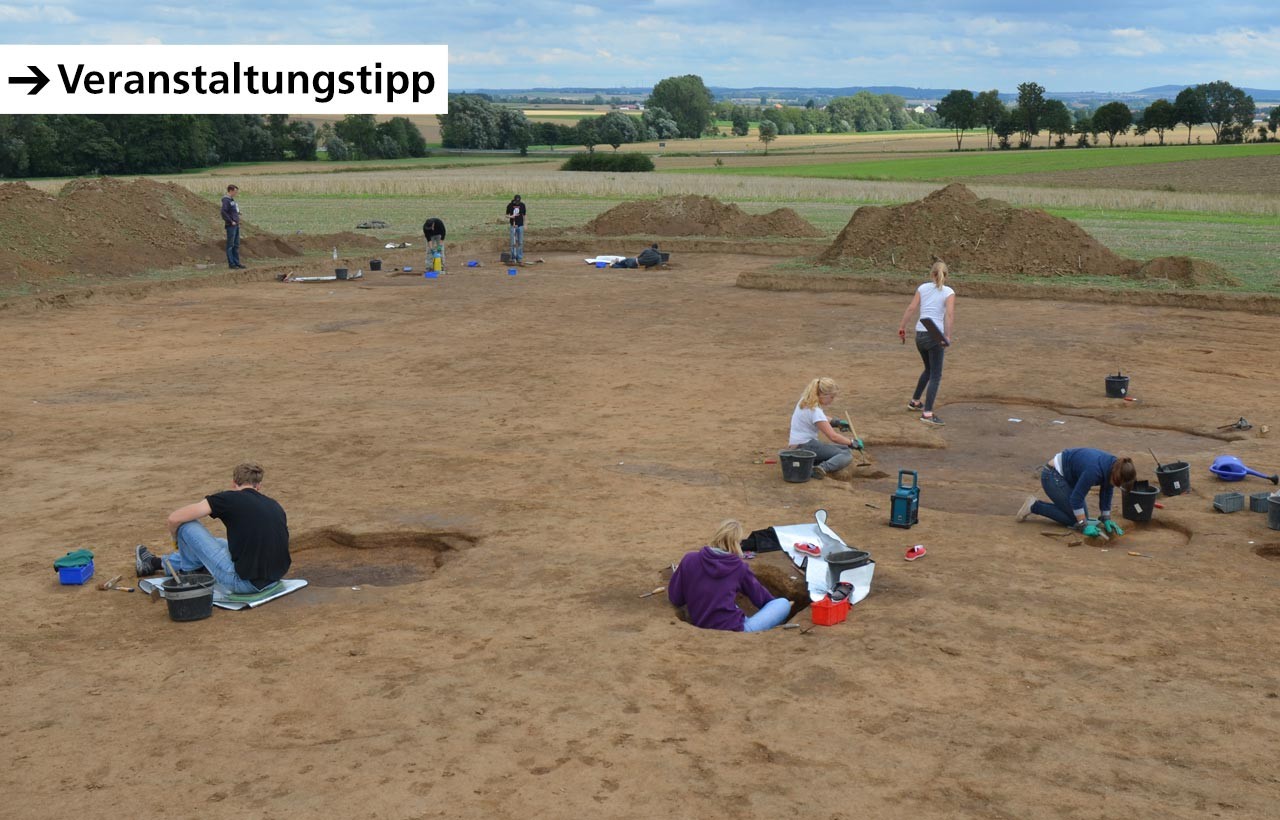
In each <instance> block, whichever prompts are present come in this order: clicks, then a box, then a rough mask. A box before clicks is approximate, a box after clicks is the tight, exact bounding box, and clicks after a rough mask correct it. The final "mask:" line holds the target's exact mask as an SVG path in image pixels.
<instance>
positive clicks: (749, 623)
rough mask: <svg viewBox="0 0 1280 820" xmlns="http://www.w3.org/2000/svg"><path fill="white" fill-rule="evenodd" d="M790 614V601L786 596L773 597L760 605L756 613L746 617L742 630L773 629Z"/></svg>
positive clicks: (760, 630) (758, 630) (761, 630)
mask: <svg viewBox="0 0 1280 820" xmlns="http://www.w3.org/2000/svg"><path fill="white" fill-rule="evenodd" d="M790 615H791V601H790V600H789V599H787V598H774V599H773V600H772V601H770V602H769V603H767V604H765V605H764V606H762V607H760V610H759V611H758V612H756V614H754V615H752V616H751V617H749V618H747V620H746V621H745V622H744V623H743V624H742V631H743V632H764V631H765V630H766V629H773V628H774V627H775V626H777V625H778V624H780V623H782V622H783V621H785V620H786V619H787V618H788V617H790Z"/></svg>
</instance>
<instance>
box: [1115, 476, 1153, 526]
mask: <svg viewBox="0 0 1280 820" xmlns="http://www.w3.org/2000/svg"><path fill="white" fill-rule="evenodd" d="M1159 495H1160V490H1158V489H1157V488H1155V487H1152V486H1151V483H1150V482H1148V481H1137V482H1134V485H1133V489H1131V490H1125V491H1124V493H1123V494H1122V496H1121V504H1120V514H1121V515H1123V516H1124V518H1125V520H1126V521H1150V520H1151V514H1152V513H1153V512H1155V510H1156V498H1157V497H1158V496H1159Z"/></svg>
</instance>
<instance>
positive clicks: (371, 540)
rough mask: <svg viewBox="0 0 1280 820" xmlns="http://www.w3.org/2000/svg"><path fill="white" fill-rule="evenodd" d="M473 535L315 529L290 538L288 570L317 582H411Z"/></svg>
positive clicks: (471, 540)
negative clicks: (290, 563) (290, 556)
mask: <svg viewBox="0 0 1280 820" xmlns="http://www.w3.org/2000/svg"><path fill="white" fill-rule="evenodd" d="M476 540H477V539H476V538H475V537H474V536H471V535H468V534H466V533H460V532H406V531H393V532H367V533H351V532H347V531H346V530H341V529H336V528H326V529H321V530H314V531H311V532H307V533H303V534H301V535H296V536H294V537H293V538H291V539H290V544H289V552H290V554H291V555H292V557H293V566H292V567H290V569H289V575H290V576H291V577H295V578H305V579H307V582H308V583H309V584H312V585H314V586H319V587H344V586H378V587H387V586H401V585H404V584H416V583H419V582H421V581H425V580H427V579H429V578H430V577H431V576H432V575H434V574H435V572H436V571H437V570H439V569H440V568H441V567H443V566H444V565H445V564H446V563H447V562H448V561H449V560H450V559H451V558H452V557H453V556H455V555H457V553H458V552H459V551H460V550H463V549H466V548H468V547H470V546H472V545H474V544H475V543H476Z"/></svg>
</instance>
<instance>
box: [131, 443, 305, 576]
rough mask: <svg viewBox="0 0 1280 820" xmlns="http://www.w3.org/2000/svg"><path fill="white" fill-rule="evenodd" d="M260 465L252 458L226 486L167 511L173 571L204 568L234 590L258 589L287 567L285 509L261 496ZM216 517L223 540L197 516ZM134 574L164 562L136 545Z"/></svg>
mask: <svg viewBox="0 0 1280 820" xmlns="http://www.w3.org/2000/svg"><path fill="white" fill-rule="evenodd" d="M261 484H262V468H261V467H259V466H258V465H257V464H254V463H252V462H247V463H244V464H240V465H237V466H236V468H235V470H234V471H233V472H232V475H231V489H230V490H224V491H222V492H220V493H214V494H213V495H209V496H206V497H205V498H204V499H203V500H202V501H197V502H195V503H194V504H188V505H187V506H185V507H182V508H180V509H177V510H174V511H173V512H171V513H169V521H168V524H169V535H170V536H171V537H172V538H173V543H174V546H176V547H177V549H178V551H177V552H174V553H172V554H170V555H169V556H168V561H169V563H170V565H171V566H172V567H173V568H174V569H176V570H177V571H178V572H195V571H196V570H198V569H200V568H201V567H203V568H204V569H205V570H207V571H208V572H209V574H210V575H212V576H213V577H214V580H216V581H217V582H218V583H219V584H221V585H222V586H224V587H226V589H227V590H228V591H230V592H234V593H240V594H244V593H253V592H260V591H262V590H264V589H266V588H267V587H269V586H271V585H272V584H274V583H275V582H276V581H279V580H280V579H281V578H283V577H284V574H285V573H286V572H288V571H289V564H290V563H291V560H290V558H289V524H288V521H287V520H286V518H285V514H284V509H283V508H282V507H281V506H280V505H279V504H278V503H276V501H275V500H274V499H272V498H268V497H267V496H265V495H263V494H262V493H261V492H260V490H259V488H260V486H261ZM206 515H207V516H211V517H213V518H217V519H220V520H221V521H222V523H223V524H224V525H226V528H227V537H226V538H215V537H214V536H213V535H211V534H210V533H209V531H208V530H207V529H205V528H204V525H203V524H201V523H200V521H199V519H201V518H203V517H205V516H206ZM135 568H136V569H137V572H138V576H139V577H142V576H144V575H153V574H155V573H157V572H160V571H162V570H164V565H163V562H162V561H161V560H160V558H159V557H158V556H155V555H152V554H151V552H150V551H149V550H148V549H147V548H146V547H144V546H142V545H139V546H138V548H137V551H136V556H135Z"/></svg>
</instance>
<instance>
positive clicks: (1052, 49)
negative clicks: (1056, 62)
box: [1038, 38, 1081, 57]
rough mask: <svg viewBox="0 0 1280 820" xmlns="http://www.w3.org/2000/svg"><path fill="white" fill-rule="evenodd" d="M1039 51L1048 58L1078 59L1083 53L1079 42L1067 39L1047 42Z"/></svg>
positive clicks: (1040, 46) (1041, 45) (1042, 44)
mask: <svg viewBox="0 0 1280 820" xmlns="http://www.w3.org/2000/svg"><path fill="white" fill-rule="evenodd" d="M1038 50H1039V51H1040V53H1041V54H1043V55H1044V56H1046V57H1078V56H1080V51H1081V49H1080V43H1079V42H1078V41H1076V40H1068V39H1066V38H1058V39H1056V40H1047V41H1045V42H1043V43H1041V44H1040V45H1039V47H1038Z"/></svg>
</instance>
